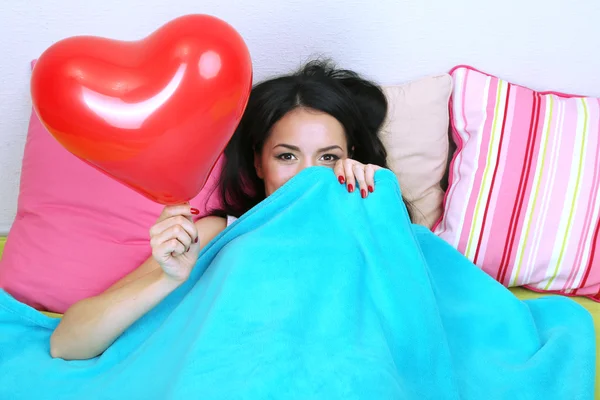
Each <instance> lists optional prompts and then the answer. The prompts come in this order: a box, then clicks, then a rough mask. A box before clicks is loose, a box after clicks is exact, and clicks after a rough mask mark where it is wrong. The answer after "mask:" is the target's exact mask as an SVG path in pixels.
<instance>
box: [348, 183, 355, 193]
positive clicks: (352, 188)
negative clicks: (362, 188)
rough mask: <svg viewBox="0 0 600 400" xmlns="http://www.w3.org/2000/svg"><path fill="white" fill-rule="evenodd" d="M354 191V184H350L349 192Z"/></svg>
mask: <svg viewBox="0 0 600 400" xmlns="http://www.w3.org/2000/svg"><path fill="white" fill-rule="evenodd" d="M353 191H354V186H352V184H349V185H348V193H352V192H353Z"/></svg>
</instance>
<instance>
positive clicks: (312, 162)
mask: <svg viewBox="0 0 600 400" xmlns="http://www.w3.org/2000/svg"><path fill="white" fill-rule="evenodd" d="M347 157H348V143H347V141H346V134H345V132H344V128H343V126H342V124H340V123H339V122H338V120H336V119H335V118H334V117H332V116H331V115H329V114H326V113H323V112H320V111H316V110H312V109H307V108H303V107H298V108H295V109H294V110H292V111H290V112H289V113H287V114H286V115H285V116H284V117H283V118H281V119H280V120H279V121H278V122H277V123H276V124H275V125H274V126H273V128H272V129H271V133H270V135H269V138H268V139H267V141H266V142H265V144H264V146H263V149H262V152H261V153H260V154H255V157H254V166H255V167H256V173H257V175H258V177H259V178H261V179H262V180H263V181H264V183H265V192H266V195H267V196H269V195H271V194H272V193H273V192H274V191H276V190H277V189H279V188H280V187H281V186H282V185H283V184H284V183H286V182H287V181H288V180H289V179H290V178H292V177H293V176H294V175H296V174H297V173H298V172H300V171H302V170H303V169H304V168H308V167H312V166H317V165H318V166H325V167H330V168H333V166H334V165H335V163H336V161H337V160H339V159H341V158H342V159H343V158H347Z"/></svg>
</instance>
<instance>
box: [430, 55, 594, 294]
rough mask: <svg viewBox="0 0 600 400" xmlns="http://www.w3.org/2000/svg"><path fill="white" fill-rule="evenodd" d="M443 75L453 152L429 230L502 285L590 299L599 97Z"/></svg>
mask: <svg viewBox="0 0 600 400" xmlns="http://www.w3.org/2000/svg"><path fill="white" fill-rule="evenodd" d="M451 75H452V77H453V79H454V89H453V94H452V99H451V125H452V130H453V134H454V140H455V141H456V144H457V151H456V153H455V155H454V159H453V162H452V165H451V168H450V185H449V188H448V191H447V194H446V198H445V202H444V214H443V217H442V219H441V221H440V222H439V223H438V224H437V226H436V227H435V228H434V232H435V233H436V234H438V235H439V236H440V237H442V238H443V239H444V240H446V241H447V242H449V243H450V244H452V245H453V246H455V247H456V248H457V249H458V250H459V251H460V252H462V253H463V254H465V255H466V256H467V257H468V258H469V259H471V260H472V261H473V262H474V263H475V264H477V265H478V266H480V267H482V268H483V270H484V271H486V272H487V273H488V274H490V275H491V276H492V277H493V278H495V279H496V280H498V281H499V282H501V283H503V284H504V285H506V286H527V287H528V288H530V289H533V290H538V291H549V292H556V293H561V294H565V295H581V296H588V297H591V298H593V299H594V300H600V296H599V295H598V292H599V289H600V195H599V191H600V99H597V98H592V97H582V96H570V95H563V94H559V93H551V92H545V93H541V92H536V91H533V90H531V89H528V88H525V87H522V86H518V85H515V84H512V83H509V82H506V81H504V80H501V79H499V78H497V77H494V76H491V75H488V74H485V73H482V72H479V71H476V70H474V69H472V68H469V67H457V68H455V69H454V70H453V71H452V72H451Z"/></svg>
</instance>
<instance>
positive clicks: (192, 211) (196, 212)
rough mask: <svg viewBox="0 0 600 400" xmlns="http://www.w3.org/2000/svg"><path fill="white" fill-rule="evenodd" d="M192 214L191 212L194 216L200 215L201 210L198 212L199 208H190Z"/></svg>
mask: <svg viewBox="0 0 600 400" xmlns="http://www.w3.org/2000/svg"><path fill="white" fill-rule="evenodd" d="M190 212H191V213H192V214H193V215H198V214H200V210H198V209H197V208H193V207H192V208H190Z"/></svg>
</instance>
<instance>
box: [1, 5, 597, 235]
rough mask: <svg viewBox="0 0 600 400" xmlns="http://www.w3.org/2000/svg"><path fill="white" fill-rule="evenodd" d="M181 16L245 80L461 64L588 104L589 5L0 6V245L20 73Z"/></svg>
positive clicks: (18, 142)
mask: <svg viewBox="0 0 600 400" xmlns="http://www.w3.org/2000/svg"><path fill="white" fill-rule="evenodd" d="M519 10H521V11H519ZM188 13H207V14H213V15H215V16H218V17H220V18H222V19H224V20H226V21H227V22H229V23H230V24H232V25H233V26H234V27H235V28H236V29H237V30H238V31H239V32H240V33H241V34H242V35H243V36H244V38H245V40H246V42H247V43H248V46H249V48H250V51H251V54H252V57H253V61H254V67H255V75H256V78H257V79H263V78H265V77H267V76H269V75H270V74H273V73H280V72H283V71H287V70H288V69H290V68H295V67H296V66H298V64H299V63H300V62H301V61H303V60H306V59H307V57H309V56H310V55H312V54H318V53H323V54H326V55H329V56H331V57H333V58H334V59H335V60H336V61H338V63H339V64H341V65H342V66H344V67H346V68H352V69H356V70H358V71H359V72H362V73H365V74H366V75H367V76H369V77H371V78H373V79H376V80H377V81H379V82H380V83H398V82H403V81H406V80H410V79H414V78H417V77H420V76H423V75H427V74H431V73H439V72H445V71H447V70H448V69H449V68H451V67H452V66H454V65H456V64H470V65H473V66H475V67H477V68H479V69H483V70H485V71H488V72H491V73H495V74H498V75H500V76H501V77H504V78H506V79H511V80H513V81H515V82H517V83H521V84H524V85H528V86H530V87H533V88H536V89H547V90H550V89H552V90H557V91H564V92H571V93H579V94H590V95H598V96H600V72H599V71H600V53H599V52H598V49H599V48H600V46H599V40H600V24H599V23H598V17H599V16H600V2H599V1H598V0H496V1H491V0H363V1H361V0H204V1H193V0H87V1H81V0H61V1H55V0H21V1H11V0H0V234H2V233H6V231H7V230H8V228H9V227H10V224H11V223H12V220H13V218H14V214H15V211H16V202H17V193H18V183H19V169H20V162H21V158H22V153H23V147H24V143H25V134H26V129H27V123H28V118H29V113H30V109H31V108H30V107H31V103H30V98H29V93H28V90H29V76H30V73H29V61H30V60H31V59H32V58H35V57H37V56H38V55H39V54H40V53H41V52H42V51H43V50H44V49H45V48H46V47H47V46H49V45H50V44H52V43H53V42H55V41H58V40H60V39H62V38H65V37H68V36H72V35H79V34H89V35H99V36H107V37H112V38H116V39H125V40H131V39H138V38H141V37H143V36H145V35H146V34H148V33H150V32H151V31H153V30H154V29H156V28H157V27H158V26H160V25H161V24H163V23H165V22H167V21H168V20H170V19H172V18H175V17H177V16H180V15H183V14H188Z"/></svg>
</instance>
